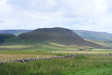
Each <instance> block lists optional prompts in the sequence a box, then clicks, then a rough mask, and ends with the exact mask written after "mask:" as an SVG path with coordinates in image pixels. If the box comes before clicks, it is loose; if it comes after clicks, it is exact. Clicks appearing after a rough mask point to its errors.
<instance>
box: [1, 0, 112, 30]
mask: <svg viewBox="0 0 112 75" xmlns="http://www.w3.org/2000/svg"><path fill="white" fill-rule="evenodd" d="M111 4H112V1H111V0H0V17H1V18H0V21H1V22H0V29H14V28H17V29H24V28H25V29H35V28H39V27H54V26H56V27H57V26H61V27H68V28H71V29H86V30H97V31H107V32H110V31H111V32H112V30H110V28H112V26H111V24H112V22H111V19H112V11H111V9H112V5H111Z"/></svg>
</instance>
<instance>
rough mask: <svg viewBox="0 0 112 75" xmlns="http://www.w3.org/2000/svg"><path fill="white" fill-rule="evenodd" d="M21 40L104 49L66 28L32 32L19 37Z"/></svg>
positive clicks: (42, 29)
mask: <svg viewBox="0 0 112 75" xmlns="http://www.w3.org/2000/svg"><path fill="white" fill-rule="evenodd" d="M19 38H21V39H23V40H26V41H33V42H35V43H39V42H56V43H59V44H65V45H78V46H91V47H102V46H100V45H98V44H95V43H92V42H89V41H86V40H84V39H83V38H81V37H80V36H79V35H77V34H76V33H74V32H73V31H72V30H69V29H65V28H40V29H37V30H34V31H31V32H27V33H23V34H21V35H19Z"/></svg>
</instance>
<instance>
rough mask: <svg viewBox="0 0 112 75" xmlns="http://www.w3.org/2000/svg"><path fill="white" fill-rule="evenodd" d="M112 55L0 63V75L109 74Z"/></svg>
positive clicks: (111, 66)
mask: <svg viewBox="0 0 112 75" xmlns="http://www.w3.org/2000/svg"><path fill="white" fill-rule="evenodd" d="M111 59H112V56H104V55H101V56H99V55H98V56H97V55H96V56H94V55H90V56H84V55H79V56H77V57H75V58H61V59H50V60H39V61H34V62H29V63H7V64H1V65H0V74H1V75H111V74H112V60H111Z"/></svg>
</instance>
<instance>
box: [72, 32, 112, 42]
mask: <svg viewBox="0 0 112 75" xmlns="http://www.w3.org/2000/svg"><path fill="white" fill-rule="evenodd" d="M74 32H76V33H77V34H78V35H79V36H81V37H83V38H84V39H87V40H96V41H112V34H111V33H107V32H95V31H87V30H75V31H74Z"/></svg>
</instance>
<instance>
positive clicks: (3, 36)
mask: <svg viewBox="0 0 112 75" xmlns="http://www.w3.org/2000/svg"><path fill="white" fill-rule="evenodd" d="M12 38H16V36H15V35H13V34H0V44H1V43H4V42H5V41H7V40H9V39H12Z"/></svg>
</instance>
